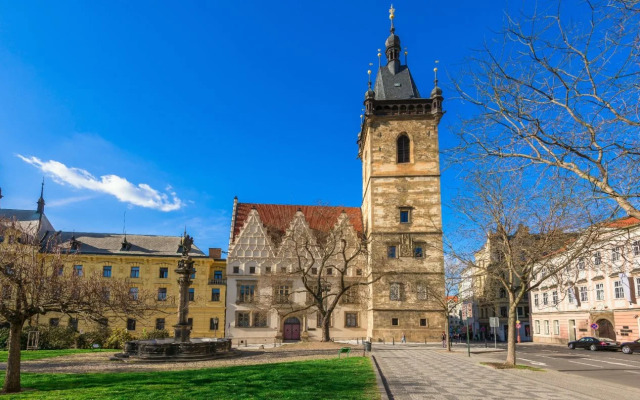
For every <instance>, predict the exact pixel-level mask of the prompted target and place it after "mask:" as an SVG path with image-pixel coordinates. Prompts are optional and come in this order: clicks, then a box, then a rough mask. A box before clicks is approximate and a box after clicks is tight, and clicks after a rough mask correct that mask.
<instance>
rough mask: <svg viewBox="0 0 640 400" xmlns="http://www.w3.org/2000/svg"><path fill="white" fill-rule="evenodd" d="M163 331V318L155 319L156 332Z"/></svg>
mask: <svg viewBox="0 0 640 400" xmlns="http://www.w3.org/2000/svg"><path fill="white" fill-rule="evenodd" d="M163 329H164V318H156V330H159V331H161V330H163Z"/></svg>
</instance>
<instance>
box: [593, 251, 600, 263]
mask: <svg viewBox="0 0 640 400" xmlns="http://www.w3.org/2000/svg"><path fill="white" fill-rule="evenodd" d="M601 263H602V256H601V255H600V252H599V251H596V252H595V253H594V254H593V265H600V264H601Z"/></svg>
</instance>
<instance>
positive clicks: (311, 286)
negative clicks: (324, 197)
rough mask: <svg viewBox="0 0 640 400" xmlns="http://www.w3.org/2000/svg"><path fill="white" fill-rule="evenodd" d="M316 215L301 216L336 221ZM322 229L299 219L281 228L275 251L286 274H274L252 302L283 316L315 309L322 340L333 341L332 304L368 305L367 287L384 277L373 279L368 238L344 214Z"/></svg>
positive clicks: (359, 306) (319, 210)
mask: <svg viewBox="0 0 640 400" xmlns="http://www.w3.org/2000/svg"><path fill="white" fill-rule="evenodd" d="M314 213H315V214H316V215H305V218H306V219H311V218H315V219H321V220H325V221H332V220H333V221H335V219H334V218H335V213H331V215H329V214H328V215H322V214H323V209H322V208H318V209H317V210H315V211H314ZM326 228H327V229H324V230H323V229H311V228H309V226H308V225H307V224H306V223H304V222H303V221H301V220H300V221H299V223H296V224H294V225H293V226H292V227H290V229H288V230H287V232H285V234H284V236H283V238H282V242H281V244H280V249H279V254H280V265H286V267H282V268H284V272H283V271H274V272H273V274H272V276H271V277H270V279H269V280H268V285H266V286H267V287H269V289H268V290H270V292H268V293H266V294H263V295H261V296H260V297H261V298H260V300H259V301H257V302H256V303H257V307H262V308H264V309H275V310H276V311H277V312H278V314H279V315H280V317H281V318H286V317H287V316H289V315H292V314H298V313H303V312H307V311H313V310H315V311H316V312H317V313H318V314H319V315H320V317H319V320H321V328H322V338H321V341H323V342H326V341H330V340H331V333H330V329H331V316H332V314H333V312H334V311H335V310H336V308H337V307H339V306H340V305H342V306H349V307H354V308H356V309H361V310H362V309H366V299H367V297H368V296H367V294H366V288H367V287H368V286H369V285H371V284H372V283H373V282H375V281H377V280H379V279H380V278H381V277H382V276H376V277H373V275H372V273H371V269H370V268H369V267H368V265H367V254H368V253H367V240H366V238H365V237H364V236H363V235H362V233H361V232H357V231H356V230H355V229H354V227H353V226H352V225H351V223H350V221H349V218H348V216H347V214H346V213H344V212H343V213H342V214H340V216H339V217H338V220H337V221H336V223H335V225H334V226H327V227H326ZM297 294H301V296H296V295H297ZM296 297H298V301H296V300H295V298H296ZM301 297H303V298H304V300H301V299H300V298H301Z"/></svg>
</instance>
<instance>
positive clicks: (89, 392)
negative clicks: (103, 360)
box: [0, 357, 379, 400]
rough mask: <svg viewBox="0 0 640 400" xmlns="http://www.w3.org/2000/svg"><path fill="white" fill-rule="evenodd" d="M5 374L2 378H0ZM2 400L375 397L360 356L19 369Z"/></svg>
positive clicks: (368, 371) (370, 371) (367, 367)
mask: <svg viewBox="0 0 640 400" xmlns="http://www.w3.org/2000/svg"><path fill="white" fill-rule="evenodd" d="M0 378H3V376H0ZM22 387H23V388H24V389H26V391H25V392H22V393H21V394H19V395H12V396H2V397H3V398H5V399H74V400H75V399H123V400H124V399H127V400H128V399H153V400H159V399H189V400H196V399H305V400H306V399H379V395H378V393H377V389H376V381H375V375H374V373H373V368H372V365H371V361H370V360H369V359H368V358H363V357H350V358H343V359H331V360H312V361H300V362H290V363H280V364H261V365H247V366H236V367H227V368H207V369H199V370H188V371H167V372H133V373H96V374H32V373H23V375H22Z"/></svg>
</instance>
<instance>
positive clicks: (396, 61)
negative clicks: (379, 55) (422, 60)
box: [384, 4, 401, 75]
mask: <svg viewBox="0 0 640 400" xmlns="http://www.w3.org/2000/svg"><path fill="white" fill-rule="evenodd" d="M395 17H396V9H395V8H393V4H392V5H391V8H390V9H389V20H391V33H390V34H389V37H388V38H387V40H386V42H385V43H384V44H385V51H384V54H385V55H386V56H387V67H388V68H389V71H390V72H391V73H392V74H394V75H395V74H397V73H398V72H399V71H400V50H401V47H400V38H399V37H398V35H396V34H395V32H396V28H395V26H394V25H393V20H394V19H395Z"/></svg>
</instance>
